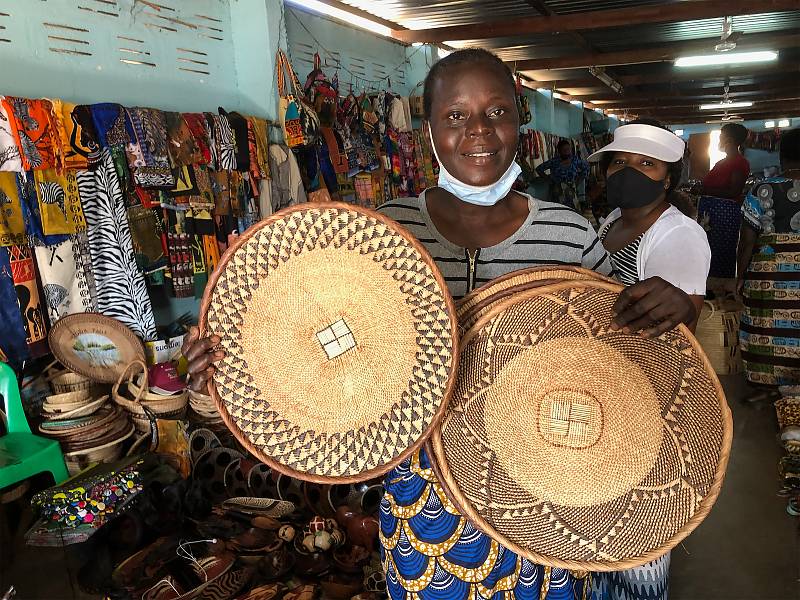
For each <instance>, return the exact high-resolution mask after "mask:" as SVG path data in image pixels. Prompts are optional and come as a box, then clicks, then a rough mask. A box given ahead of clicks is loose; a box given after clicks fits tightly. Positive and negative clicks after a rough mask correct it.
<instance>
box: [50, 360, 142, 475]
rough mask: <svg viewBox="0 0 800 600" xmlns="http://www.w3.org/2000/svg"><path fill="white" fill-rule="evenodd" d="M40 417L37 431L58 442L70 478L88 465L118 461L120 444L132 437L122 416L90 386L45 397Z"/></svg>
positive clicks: (106, 397)
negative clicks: (40, 421) (40, 420)
mask: <svg viewBox="0 0 800 600" xmlns="http://www.w3.org/2000/svg"><path fill="white" fill-rule="evenodd" d="M67 375H74V373H68V374H67ZM77 377H80V376H77ZM67 379H69V378H67ZM71 379H76V378H75V377H73V378H71ZM62 381H63V380H62ZM87 381H88V380H87ZM59 385H61V384H59ZM75 385H77V383H75ZM54 387H55V384H54ZM56 389H63V388H56ZM42 418H43V419H44V420H43V421H42V423H41V425H39V431H40V432H41V433H42V434H43V435H45V436H47V437H50V438H53V439H56V440H58V441H59V443H60V444H61V449H62V451H63V452H64V461H65V462H66V463H67V469H68V470H69V472H70V474H71V475H74V474H76V473H78V472H80V471H81V470H82V469H84V468H85V467H87V466H88V465H90V464H91V463H96V462H110V461H113V460H116V459H118V458H119V457H120V455H121V454H122V445H123V442H124V441H125V440H127V439H128V438H129V437H130V436H131V435H133V426H132V425H131V424H130V422H129V421H128V418H127V416H126V415H125V413H124V412H123V411H122V410H120V409H119V408H118V407H116V406H114V405H113V404H111V403H109V402H108V396H107V395H105V396H100V395H99V393H98V392H97V389H96V388H93V387H91V386H87V387H86V389H80V390H77V391H70V392H63V393H57V394H53V395H50V396H48V397H47V399H46V400H45V401H44V404H43V406H42Z"/></svg>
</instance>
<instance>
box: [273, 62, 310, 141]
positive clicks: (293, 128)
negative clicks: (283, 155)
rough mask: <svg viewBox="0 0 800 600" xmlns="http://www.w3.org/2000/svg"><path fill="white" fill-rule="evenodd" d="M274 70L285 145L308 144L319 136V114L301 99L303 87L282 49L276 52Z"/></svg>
mask: <svg viewBox="0 0 800 600" xmlns="http://www.w3.org/2000/svg"><path fill="white" fill-rule="evenodd" d="M275 72H276V74H277V77H278V94H280V107H279V114H280V118H281V127H282V128H283V135H284V139H285V141H286V145H287V146H288V147H289V148H297V147H299V146H310V145H311V144H313V143H314V142H315V141H316V140H317V137H318V136H319V116H317V113H316V112H315V111H314V109H313V108H312V107H311V106H310V105H309V104H308V103H307V102H306V101H305V100H304V99H303V88H302V87H301V85H300V81H299V80H298V79H297V75H296V74H295V72H294V69H292V65H291V63H290V62H289V59H288V57H287V56H286V54H284V52H283V50H278V52H277V56H276V59H275ZM286 74H288V75H289V81H290V84H291V88H292V89H291V90H289V89H287V87H286Z"/></svg>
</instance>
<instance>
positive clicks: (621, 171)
mask: <svg viewBox="0 0 800 600" xmlns="http://www.w3.org/2000/svg"><path fill="white" fill-rule="evenodd" d="M683 151H684V142H683V140H682V139H680V138H679V137H678V136H676V135H675V134H673V133H672V132H671V131H669V130H668V129H666V128H665V127H664V126H663V125H661V124H660V123H659V122H658V121H655V120H640V121H634V122H633V123H631V124H630V125H624V126H622V127H619V128H618V129H617V130H616V131H615V132H614V141H613V142H611V143H610V144H609V145H608V146H606V147H604V148H603V149H601V150H600V151H598V152H595V153H594V154H592V155H591V156H590V157H589V161H590V162H598V161H599V162H600V165H601V167H602V169H603V171H604V172H605V174H606V186H607V190H606V191H607V196H608V202H609V205H610V206H611V207H614V210H613V211H612V212H611V214H610V215H609V216H608V219H606V221H605V223H604V224H603V226H602V227H601V228H600V239H601V240H602V242H603V245H604V246H605V248H606V250H607V251H608V253H609V254H610V257H611V264H612V265H613V267H614V270H615V272H616V276H617V278H618V279H619V280H620V282H622V283H624V284H626V285H633V284H635V283H638V282H640V281H644V280H645V279H647V278H650V277H660V278H661V279H663V280H664V281H666V282H667V283H671V284H672V285H674V286H675V287H677V288H680V289H681V290H683V291H684V292H686V293H687V294H688V295H689V296H690V298H691V299H692V301H693V302H694V304H695V307H696V308H697V313H698V314H699V312H700V307H702V305H703V298H704V297H705V292H706V279H707V278H708V270H709V267H710V264H711V250H710V248H709V246H708V238H707V237H706V233H705V231H704V230H703V228H702V227H700V225H698V224H697V223H696V222H695V221H693V220H692V219H690V218H689V217H687V216H686V215H684V214H683V213H682V212H680V211H679V210H678V209H677V208H675V207H674V206H672V205H671V204H670V203H669V202H668V201H667V198H668V197H669V194H670V192H671V191H672V190H673V188H674V187H675V186H676V185H677V184H678V182H679V181H680V178H681V171H682V170H683ZM696 323H697V319H696V318H695V322H694V323H693V324H692V325H690V327H692V329H694V325H696ZM669 563H670V555H669V554H666V555H664V556H662V557H661V558H659V559H656V560H654V561H653V562H651V563H648V564H646V565H644V566H642V567H638V568H635V569H629V570H627V571H619V572H616V573H596V574H595V576H594V580H593V588H594V589H593V595H592V598H593V599H595V600H645V599H647V600H666V598H667V593H668V587H669Z"/></svg>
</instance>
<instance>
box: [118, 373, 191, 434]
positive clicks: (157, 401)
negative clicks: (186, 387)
mask: <svg viewBox="0 0 800 600" xmlns="http://www.w3.org/2000/svg"><path fill="white" fill-rule="evenodd" d="M136 369H138V370H139V372H140V373H141V379H140V383H136V382H135V381H134V378H135V373H136ZM123 383H124V384H125V388H124V389H125V390H126V392H125V393H123V392H121V391H120V388H121V387H122V385H123ZM111 397H112V398H113V399H114V402H116V403H117V404H118V405H120V406H121V407H122V408H123V409H125V411H127V412H128V414H129V415H130V417H131V420H132V421H133V423H134V425H136V429H137V431H139V432H142V433H145V432H148V431H150V421H149V419H148V417H147V413H146V412H145V410H144V409H145V407H147V408H148V409H149V410H151V411H152V412H153V414H155V415H156V416H158V417H161V418H170V419H172V418H180V417H182V416H183V414H184V413H185V411H186V405H187V403H188V400H189V395H188V392H187V391H184V392H182V393H180V394H174V395H172V396H163V395H160V394H153V393H151V392H150V391H149V386H148V379H147V366H146V365H145V364H144V362H142V361H140V360H135V361H133V362H132V363H131V364H129V365H128V366H127V367H126V368H125V370H124V371H123V372H122V373H121V374H120V377H119V379H118V380H117V382H116V383H115V384H114V388H113V389H112V392H111Z"/></svg>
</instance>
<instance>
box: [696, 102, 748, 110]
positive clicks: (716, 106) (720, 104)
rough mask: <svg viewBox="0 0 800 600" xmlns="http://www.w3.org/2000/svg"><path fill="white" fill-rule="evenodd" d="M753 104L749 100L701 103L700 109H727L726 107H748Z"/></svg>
mask: <svg viewBox="0 0 800 600" xmlns="http://www.w3.org/2000/svg"><path fill="white" fill-rule="evenodd" d="M750 106H753V103H752V102H750V101H749V100H742V101H740V102H717V103H715V104H701V105H700V110H725V109H726V108H748V107H750Z"/></svg>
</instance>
